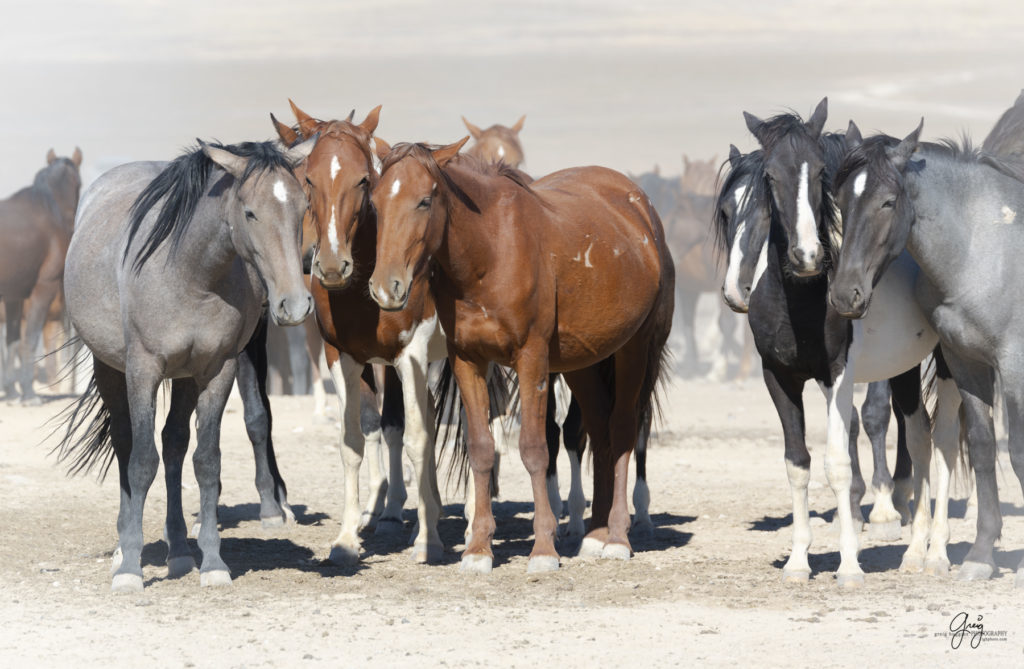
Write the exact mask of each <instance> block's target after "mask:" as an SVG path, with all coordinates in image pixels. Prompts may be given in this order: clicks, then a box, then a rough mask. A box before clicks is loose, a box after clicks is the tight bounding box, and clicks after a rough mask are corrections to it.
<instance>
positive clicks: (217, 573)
mask: <svg viewBox="0 0 1024 669" xmlns="http://www.w3.org/2000/svg"><path fill="white" fill-rule="evenodd" d="M222 585H231V572H229V571H225V570H223V569H211V570H210V571H204V572H202V573H201V574H199V586H200V587H203V588H215V587H219V586H222Z"/></svg>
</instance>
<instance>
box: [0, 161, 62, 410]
mask: <svg viewBox="0 0 1024 669" xmlns="http://www.w3.org/2000/svg"><path fill="white" fill-rule="evenodd" d="M81 164H82V152H81V151H80V150H79V149H77V148H76V149H75V152H74V153H73V154H72V155H71V157H70V158H58V157H57V155H56V154H55V153H54V151H53V149H50V151H49V152H48V153H47V154H46V167H44V168H43V169H41V170H39V172H38V173H37V174H36V177H35V181H34V182H33V184H32V185H31V186H28V187H26V188H23V189H21V190H20V191H18V192H17V193H15V194H14V195H12V196H11V197H9V198H7V199H6V200H3V201H0V240H2V241H0V300H2V301H3V303H4V306H5V308H6V322H7V337H6V339H7V355H6V360H4V361H3V362H4V364H3V365H2V367H3V370H4V376H5V378H3V379H0V381H2V382H3V389H4V390H5V391H6V392H7V395H8V397H15V396H16V395H17V391H16V389H15V368H14V359H15V357H19V358H20V360H21V370H20V374H19V378H18V381H19V382H20V384H21V398H22V403H23V404H38V403H39V398H38V397H37V396H36V394H35V391H34V390H33V388H32V380H33V377H34V376H35V365H34V360H33V358H34V355H35V350H36V345H37V344H38V343H39V337H40V334H41V333H42V331H43V325H44V323H45V321H46V317H47V314H48V313H49V311H50V305H51V304H52V303H53V302H54V300H55V299H56V298H57V295H58V294H59V293H60V290H61V282H62V280H63V278H64V256H65V255H67V252H68V244H69V243H70V242H71V231H72V229H73V227H74V220H75V209H76V208H77V207H78V192H79V190H80V189H81V186H82V180H81V177H80V176H79V174H78V168H79V166H80V165H81ZM26 302H28V304H29V309H28V311H27V313H26V312H25V311H24V305H25V303H26ZM23 315H24V322H25V325H24V336H22V316H23Z"/></svg>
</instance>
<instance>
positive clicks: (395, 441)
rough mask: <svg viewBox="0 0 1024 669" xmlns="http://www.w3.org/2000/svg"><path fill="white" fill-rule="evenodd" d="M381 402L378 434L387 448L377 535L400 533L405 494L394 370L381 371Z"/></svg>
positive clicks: (401, 397)
mask: <svg viewBox="0 0 1024 669" xmlns="http://www.w3.org/2000/svg"><path fill="white" fill-rule="evenodd" d="M379 395H383V398H384V401H383V403H382V405H381V423H380V427H381V432H382V433H383V435H384V443H385V444H387V447H388V458H387V462H388V467H387V472H388V476H387V481H388V484H387V501H386V504H385V506H384V510H383V511H382V512H381V514H380V519H379V520H378V521H377V532H381V531H384V532H393V531H395V530H398V531H400V530H401V529H402V528H403V525H402V510H403V509H404V508H405V500H406V499H408V497H409V495H408V493H407V492H406V490H405V472H404V471H403V467H402V450H403V448H404V441H405V431H406V430H407V429H408V428H407V426H406V424H405V423H406V413H407V412H406V410H405V408H406V405H405V397H406V395H405V383H404V381H403V377H402V374H401V373H400V372H399V371H398V370H396V369H395V368H394V367H385V368H384V388H383V393H379Z"/></svg>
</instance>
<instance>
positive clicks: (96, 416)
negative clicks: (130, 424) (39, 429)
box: [50, 375, 114, 481]
mask: <svg viewBox="0 0 1024 669" xmlns="http://www.w3.org/2000/svg"><path fill="white" fill-rule="evenodd" d="M51 420H52V422H54V423H55V426H54V429H53V431H52V432H51V433H50V435H53V434H55V433H56V432H58V431H61V430H62V429H63V430H64V436H63V437H62V438H61V440H60V442H59V443H58V444H57V445H56V446H54V447H53V449H51V450H50V454H51V455H53V454H54V453H56V455H57V462H59V463H67V467H68V476H77V475H78V474H87V473H89V472H90V471H92V470H93V469H94V468H95V469H96V471H97V479H99V480H100V481H103V479H105V478H106V476H107V472H108V471H109V470H110V465H111V463H113V461H114V448H113V442H112V441H111V439H110V431H111V422H110V411H109V409H107V407H106V405H105V404H104V403H103V399H102V398H101V397H100V394H99V390H98V388H97V387H96V376H95V375H93V376H92V377H91V378H90V379H89V386H88V387H87V388H86V390H85V392H84V393H82V396H81V397H79V398H78V399H77V400H75V401H74V402H73V403H71V404H70V405H68V407H67V408H65V409H64V410H63V411H61V412H60V413H59V414H57V415H56V416H54V417H53V418H52V419H51Z"/></svg>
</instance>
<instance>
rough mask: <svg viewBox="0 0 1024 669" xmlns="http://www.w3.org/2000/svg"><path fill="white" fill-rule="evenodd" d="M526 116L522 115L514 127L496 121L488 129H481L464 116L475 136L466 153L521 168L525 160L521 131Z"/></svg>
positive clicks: (467, 125)
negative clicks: (520, 141)
mask: <svg viewBox="0 0 1024 669" xmlns="http://www.w3.org/2000/svg"><path fill="white" fill-rule="evenodd" d="M525 121H526V116H525V115H523V116H520V117H519V120H518V121H516V122H515V123H514V124H513V125H512V127H507V126H503V125H501V124H500V123H495V124H494V125H492V126H491V127H489V128H487V129H486V130H481V129H480V128H478V127H477V126H475V125H473V124H472V123H470V122H469V121H467V120H466V117H465V116H463V117H462V122H463V123H465V124H466V129H467V130H469V134H470V135H472V136H473V146H471V147H469V148H468V149H466V154H467V155H470V156H475V157H477V158H479V159H480V160H482V161H484V162H487V163H499V162H501V163H505V164H506V165H508V166H509V167H515V168H519V167H521V166H522V164H523V160H525V156H524V154H523V146H522V144H520V143H519V132H520V131H521V130H522V129H523V123H524V122H525Z"/></svg>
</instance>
